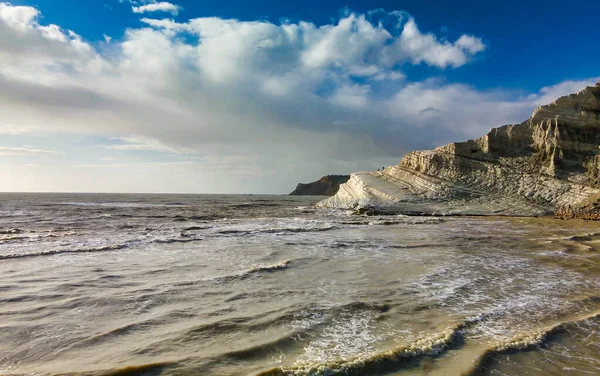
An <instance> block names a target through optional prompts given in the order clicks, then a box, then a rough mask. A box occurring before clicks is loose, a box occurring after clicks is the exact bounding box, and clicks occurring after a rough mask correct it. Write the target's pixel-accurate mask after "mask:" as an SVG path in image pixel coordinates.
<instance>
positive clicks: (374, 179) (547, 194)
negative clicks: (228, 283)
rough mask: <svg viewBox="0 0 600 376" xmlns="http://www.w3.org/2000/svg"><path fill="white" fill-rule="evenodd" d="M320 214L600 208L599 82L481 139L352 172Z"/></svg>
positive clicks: (538, 212) (494, 212)
mask: <svg viewBox="0 0 600 376" xmlns="http://www.w3.org/2000/svg"><path fill="white" fill-rule="evenodd" d="M317 205H318V206H320V207H329V208H341V209H352V210H360V211H365V210H366V211H368V210H373V211H378V212H390V213H392V212H393V213H404V214H441V215H451V214H464V215H523V216H536V215H547V214H551V213H552V212H554V211H555V210H556V209H558V208H562V207H572V208H594V207H600V82H599V83H598V84H596V85H595V86H590V87H586V88H585V89H583V90H582V91H580V92H579V93H576V94H571V95H568V96H565V97H562V98H559V99H557V100H556V101H555V102H553V103H550V104H548V105H545V106H541V107H538V108H537V109H535V111H534V112H533V114H532V116H531V117H530V118H529V119H528V120H526V121H524V122H522V123H521V124H512V125H505V126H502V127H499V128H492V129H491V130H490V132H489V133H488V134H486V135H485V136H483V137H481V138H478V139H476V140H468V141H466V142H458V143H451V144H448V145H445V146H441V147H438V148H436V149H434V150H427V151H413V152H411V153H408V154H407V155H405V156H404V157H403V158H402V160H401V161H400V164H398V165H396V166H391V167H388V168H386V169H385V170H384V171H382V172H379V171H378V172H359V173H353V174H351V176H350V180H349V181H348V182H347V183H346V184H343V185H341V186H340V189H339V191H338V193H337V194H336V195H335V196H333V197H331V198H328V199H326V200H323V201H321V202H320V203H319V204H317Z"/></svg>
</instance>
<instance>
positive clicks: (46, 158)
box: [0, 0, 600, 193]
mask: <svg viewBox="0 0 600 376" xmlns="http://www.w3.org/2000/svg"><path fill="white" fill-rule="evenodd" d="M598 14H600V2H589V1H570V2H560V3H559V2H553V1H527V2H524V1H520V2H517V1H504V2H502V3H494V4H493V3H491V2H485V1H427V2H425V1H413V0H410V1H379V2H377V1H369V2H367V1H328V2H323V1H312V0H311V1H304V2H301V3H299V2H296V3H290V2H283V1H260V0H259V1H253V2H248V1H184V0H181V1H172V2H161V1H158V0H139V1H131V0H122V1H120V0H89V1H80V0H35V1H28V0H13V1H11V2H10V3H8V2H2V0H0V89H1V90H0V112H2V113H3V114H4V116H3V118H2V119H0V174H2V175H3V176H7V177H9V178H7V179H3V181H2V182H0V191H115V192H123V191H127V192H198V193H211V192H227V193H246V192H248V193H262V192H265V193H284V192H286V191H288V190H291V189H292V188H293V187H294V186H295V184H296V183H297V182H299V181H309V180H315V179H316V178H318V177H319V176H321V175H323V174H327V173H348V172H351V171H356V170H368V169H375V168H377V167H379V166H381V165H387V164H392V163H397V162H398V161H399V160H400V158H401V157H402V155H403V154H404V153H405V152H407V151H410V150H412V149H415V148H431V147H434V146H436V145H438V144H440V143H446V142H450V141H458V140H463V139H466V138H472V137H477V136H480V135H482V134H484V133H485V132H487V130H488V129H489V128H490V127H492V126H500V125H503V124H506V123H513V122H518V121H522V120H525V119H526V118H527V117H528V116H529V114H530V113H531V111H532V110H533V109H534V108H535V107H536V106H538V105H541V104H544V103H547V102H549V101H551V100H553V99H555V98H556V97H558V96H561V95H565V94H568V93H570V92H573V91H577V90H580V89H582V88H583V87H584V86H586V85H589V84H593V83H594V82H595V81H597V80H598V77H599V76H600V72H599V71H600V68H599V65H598V63H597V62H598V61H600V43H598V42H597V41H599V40H600V27H598V26H597V15H598Z"/></svg>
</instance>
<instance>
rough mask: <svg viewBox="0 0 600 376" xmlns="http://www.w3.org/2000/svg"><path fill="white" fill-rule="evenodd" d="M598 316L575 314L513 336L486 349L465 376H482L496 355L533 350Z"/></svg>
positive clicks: (599, 314) (597, 313)
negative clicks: (555, 336)
mask: <svg viewBox="0 0 600 376" xmlns="http://www.w3.org/2000/svg"><path fill="white" fill-rule="evenodd" d="M597 318H600V311H595V312H592V313H587V314H582V315H579V316H575V317H573V318H572V319H570V320H567V321H562V322H558V323H555V324H552V325H549V326H546V327H544V328H541V329H538V330H535V331H532V332H529V333H525V334H519V335H516V336H514V337H513V338H511V339H509V340H507V341H503V342H501V343H499V344H496V345H495V346H493V347H491V348H489V349H488V350H486V351H485V352H484V353H483V354H482V355H480V356H479V358H478V359H477V360H476V361H475V364H474V366H473V368H472V370H471V371H470V372H468V373H466V374H465V376H482V375H484V374H487V373H486V372H485V370H486V369H487V368H489V366H490V364H491V363H492V362H493V361H494V359H495V358H496V357H498V356H499V355H503V354H510V353H515V352H519V351H527V350H533V349H536V348H539V347H541V346H543V345H544V344H545V343H547V342H549V341H551V340H552V337H553V336H554V335H558V334H560V333H563V332H565V331H568V329H569V327H571V326H572V325H577V324H579V323H581V322H583V321H586V320H590V319H597Z"/></svg>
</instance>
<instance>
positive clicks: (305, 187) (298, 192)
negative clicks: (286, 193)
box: [290, 175, 350, 196]
mask: <svg viewBox="0 0 600 376" xmlns="http://www.w3.org/2000/svg"><path fill="white" fill-rule="evenodd" d="M348 179H350V176H349V175H327V176H323V177H322V178H321V179H319V180H317V181H314V182H312V183H308V184H302V183H299V184H298V186H297V187H296V189H294V191H293V192H292V193H290V195H294V196H333V195H334V194H336V193H337V191H338V189H339V187H340V184H343V183H345V182H347V181H348Z"/></svg>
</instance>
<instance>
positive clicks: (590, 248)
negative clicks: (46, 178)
mask: <svg viewBox="0 0 600 376" xmlns="http://www.w3.org/2000/svg"><path fill="white" fill-rule="evenodd" d="M316 200H317V198H302V197H281V196H179V195H169V196H153V195H146V196H132V195H3V196H1V197H0V201H1V202H2V206H1V208H0V214H2V216H1V217H0V275H1V276H2V278H0V303H1V304H0V374H6V375H15V374H33V373H36V374H73V373H74V372H75V373H77V372H79V373H84V374H149V375H153V374H164V375H187V374H189V375H197V374H202V375H256V374H263V375H288V374H291V375H319V374H322V375H330V374H342V375H377V374H398V375H404V374H406V375H424V374H427V375H460V374H472V375H520V374H524V373H523V372H525V371H523V370H526V372H527V374H530V375H547V374H568V375H587V374H597V373H599V372H600V364H599V362H600V355H599V354H600V351H598V350H600V349H599V346H600V338H599V337H598V332H599V331H598V329H600V319H599V317H600V316H598V315H599V314H600V295H599V291H600V289H599V287H600V256H599V255H600V228H599V227H598V223H593V222H588V223H586V222H578V221H573V222H564V221H557V220H549V219H519V218H459V217H456V218H419V217H403V216H397V217H356V216H348V215H346V213H343V212H329V211H320V210H316V209H313V208H312V206H313V204H314V202H315V201H316Z"/></svg>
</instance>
